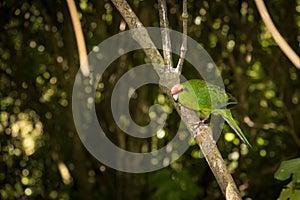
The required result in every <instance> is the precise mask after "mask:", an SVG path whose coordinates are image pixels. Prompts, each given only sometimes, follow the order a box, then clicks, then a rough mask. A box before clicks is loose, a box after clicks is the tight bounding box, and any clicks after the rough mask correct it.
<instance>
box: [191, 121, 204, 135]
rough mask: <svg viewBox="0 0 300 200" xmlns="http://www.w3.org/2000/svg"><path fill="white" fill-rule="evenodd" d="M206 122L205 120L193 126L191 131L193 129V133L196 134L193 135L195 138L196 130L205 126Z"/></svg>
mask: <svg viewBox="0 0 300 200" xmlns="http://www.w3.org/2000/svg"><path fill="white" fill-rule="evenodd" d="M206 120H207V118H205V119H202V120H200V121H199V122H198V123H197V124H193V129H194V131H195V132H196V134H194V137H196V136H197V129H198V128H199V127H200V126H207V124H205V121H206Z"/></svg>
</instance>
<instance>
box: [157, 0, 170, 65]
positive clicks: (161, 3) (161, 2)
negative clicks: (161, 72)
mask: <svg viewBox="0 0 300 200" xmlns="http://www.w3.org/2000/svg"><path fill="white" fill-rule="evenodd" d="M158 10H159V21H160V27H161V28H164V29H161V38H162V46H163V54H164V63H165V66H166V68H167V69H166V70H168V71H171V68H172V67H173V62H172V48H171V40H170V32H169V29H168V28H169V21H168V16H167V4H166V1H165V0H158Z"/></svg>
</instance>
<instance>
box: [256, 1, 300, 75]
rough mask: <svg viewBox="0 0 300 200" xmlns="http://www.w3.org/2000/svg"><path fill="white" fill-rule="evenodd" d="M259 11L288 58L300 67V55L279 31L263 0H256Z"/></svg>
mask: <svg viewBox="0 0 300 200" xmlns="http://www.w3.org/2000/svg"><path fill="white" fill-rule="evenodd" d="M255 4H256V7H257V9H258V12H259V14H260V16H261V18H262V20H263V21H264V23H265V25H266V27H267V29H268V30H269V32H270V33H271V35H272V37H273V38H274V40H275V42H276V43H277V44H278V46H279V47H280V49H281V50H282V51H283V53H284V54H285V55H286V56H287V57H288V59H289V60H290V61H291V62H292V63H293V64H294V65H295V67H296V68H298V69H300V57H299V56H298V55H297V54H296V53H295V51H294V50H293V49H292V48H291V47H290V46H289V44H288V43H287V42H286V40H285V39H284V38H283V37H282V36H281V35H280V33H279V31H278V30H277V28H276V27H275V25H274V23H273V21H272V19H271V17H270V15H269V13H268V10H267V8H266V6H265V4H264V1H263V0H255Z"/></svg>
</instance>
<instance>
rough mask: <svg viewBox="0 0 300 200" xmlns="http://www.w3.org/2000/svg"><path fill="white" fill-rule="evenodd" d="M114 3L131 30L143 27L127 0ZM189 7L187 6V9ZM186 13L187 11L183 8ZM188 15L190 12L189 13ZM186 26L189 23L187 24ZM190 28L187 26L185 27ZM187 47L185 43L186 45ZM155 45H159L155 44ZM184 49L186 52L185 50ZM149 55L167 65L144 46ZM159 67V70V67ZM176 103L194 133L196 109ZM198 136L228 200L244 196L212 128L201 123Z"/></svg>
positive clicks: (174, 75)
mask: <svg viewBox="0 0 300 200" xmlns="http://www.w3.org/2000/svg"><path fill="white" fill-rule="evenodd" d="M111 1H112V2H113V4H114V5H115V6H116V8H117V9H118V10H119V12H120V13H121V15H122V16H123V17H124V19H125V21H126V23H127V24H128V26H129V28H130V29H133V28H137V27H138V28H142V27H143V25H142V23H141V22H140V20H139V19H138V17H137V16H136V15H135V13H134V12H133V11H132V9H131V8H130V6H129V5H128V3H127V2H126V0H111ZM185 5H186V4H185ZM184 10H186V8H184ZM183 12H184V11H183ZM184 13H185V14H187V12H184ZM185 17H186V15H185ZM185 27H186V25H185ZM184 29H185V30H186V28H184ZM136 37H137V38H135V40H136V41H137V42H140V44H141V46H143V45H142V44H145V43H144V42H145V41H147V43H148V42H149V44H153V42H152V40H151V38H150V37H149V35H148V33H145V32H143V34H140V35H136ZM183 46H184V44H183ZM153 48H155V46H154V44H153ZM185 49H186V47H185V48H183V53H185V52H184V50H185ZM144 51H145V53H146V55H147V56H148V58H149V59H150V61H151V62H153V63H159V64H163V63H164V60H163V58H162V57H161V55H160V54H159V52H158V50H157V49H155V50H152V51H151V52H150V51H148V50H147V49H144ZM184 57H185V56H183V55H182V56H181V58H184ZM155 70H157V69H155ZM157 74H158V75H159V76H160V79H161V81H162V82H164V83H168V85H175V84H176V83H178V82H179V75H180V72H179V71H177V72H175V71H174V70H173V71H171V72H164V73H163V74H161V72H159V71H157ZM162 91H163V92H164V93H165V94H167V95H168V96H169V98H170V99H173V98H172V94H171V92H170V90H169V89H168V88H165V87H163V88H162ZM173 103H174V106H175V109H176V110H177V112H178V113H179V114H180V116H181V118H182V120H183V122H184V123H185V125H186V127H187V129H188V130H189V132H190V133H192V135H193V132H194V124H196V123H198V122H199V117H198V115H197V114H196V112H194V111H192V110H189V109H187V108H185V107H183V106H181V105H180V104H177V103H175V102H173ZM195 139H196V141H197V143H198V145H199V147H200V149H201V150H202V152H203V153H204V156H205V159H206V161H207V162H208V165H209V167H210V169H211V170H212V172H213V174H214V175H215V177H216V179H217V181H218V183H219V186H220V188H221V191H222V192H223V194H224V196H225V197H226V199H241V197H240V195H239V192H238V189H237V187H236V184H235V182H234V181H233V179H232V177H231V174H230V173H229V172H228V170H227V167H226V164H225V162H224V160H223V159H222V156H221V154H220V152H219V150H218V148H217V146H216V144H215V141H214V140H213V138H212V133H211V129H210V128H208V127H207V126H200V128H199V129H198V133H197V134H196V136H195Z"/></svg>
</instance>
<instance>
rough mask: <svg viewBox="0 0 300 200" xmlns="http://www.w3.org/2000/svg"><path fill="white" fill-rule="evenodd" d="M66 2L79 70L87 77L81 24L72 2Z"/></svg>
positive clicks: (72, 0)
mask: <svg viewBox="0 0 300 200" xmlns="http://www.w3.org/2000/svg"><path fill="white" fill-rule="evenodd" d="M66 1H67V4H68V8H69V12H70V15H71V19H72V24H73V27H74V32H75V37H76V43H77V49H78V56H79V63H80V70H81V72H82V74H83V75H84V76H88V75H89V74H90V70H89V65H88V60H87V51H86V46H85V41H84V37H83V32H82V28H81V24H80V21H79V16H78V14H77V9H76V5H75V2H74V0H66Z"/></svg>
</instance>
